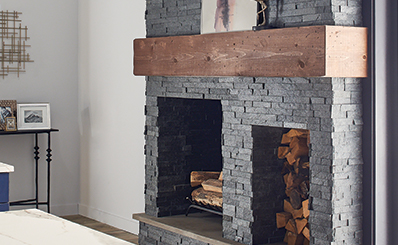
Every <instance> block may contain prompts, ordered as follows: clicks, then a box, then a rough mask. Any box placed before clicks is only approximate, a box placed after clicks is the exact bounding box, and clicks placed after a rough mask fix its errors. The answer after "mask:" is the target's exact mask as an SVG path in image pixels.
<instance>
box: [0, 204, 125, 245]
mask: <svg viewBox="0 0 398 245" xmlns="http://www.w3.org/2000/svg"><path fill="white" fill-rule="evenodd" d="M0 244H7V245H43V244H57V245H70V244H74V245H87V244H90V245H105V244H106V245H108V244H109V245H128V244H130V245H131V243H129V242H126V241H124V240H121V239H118V238H116V237H113V236H110V235H107V234H105V233H101V232H98V231H95V230H93V229H90V228H87V227H84V226H81V225H79V224H76V223H73V222H70V221H68V220H65V219H62V218H59V217H57V216H54V215H52V214H48V213H46V212H43V211H41V210H38V209H26V210H18V211H7V212H0Z"/></svg>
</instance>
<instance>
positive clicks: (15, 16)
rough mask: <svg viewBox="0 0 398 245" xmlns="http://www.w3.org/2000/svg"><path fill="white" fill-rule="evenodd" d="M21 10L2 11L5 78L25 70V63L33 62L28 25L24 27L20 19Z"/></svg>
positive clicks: (1, 73) (0, 59)
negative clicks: (29, 50) (28, 49)
mask: <svg viewBox="0 0 398 245" xmlns="http://www.w3.org/2000/svg"><path fill="white" fill-rule="evenodd" d="M21 14H22V13H21V12H17V11H12V12H11V11H0V36H1V47H0V48H1V50H0V52H1V53H0V62H1V67H0V76H2V77H3V79H4V78H5V77H6V76H8V75H9V74H10V73H16V74H17V76H18V77H19V74H20V73H22V72H25V71H26V70H25V63H27V62H33V60H31V58H30V55H29V53H27V52H26V48H28V47H30V45H27V44H26V42H27V41H28V40H29V39H30V38H29V37H28V27H27V26H25V27H22V24H21V20H20V19H19V17H20V15H21Z"/></svg>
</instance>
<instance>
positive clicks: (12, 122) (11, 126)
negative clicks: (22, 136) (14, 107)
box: [6, 117, 17, 131]
mask: <svg viewBox="0 0 398 245" xmlns="http://www.w3.org/2000/svg"><path fill="white" fill-rule="evenodd" d="M6 131H17V120H16V118H15V117H6Z"/></svg>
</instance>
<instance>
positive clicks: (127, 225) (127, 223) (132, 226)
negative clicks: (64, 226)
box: [79, 204, 139, 234]
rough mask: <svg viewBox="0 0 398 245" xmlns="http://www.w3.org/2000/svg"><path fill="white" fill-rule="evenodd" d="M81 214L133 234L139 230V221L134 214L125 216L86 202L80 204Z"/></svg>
mask: <svg viewBox="0 0 398 245" xmlns="http://www.w3.org/2000/svg"><path fill="white" fill-rule="evenodd" d="M79 214H80V215H83V216H86V217H88V218H91V219H95V220H97V221H99V222H102V223H105V224H107V225H111V226H114V227H116V228H118V229H122V230H125V231H127V232H130V233H133V234H138V231H139V222H138V221H136V220H133V219H132V214H131V215H130V217H128V218H125V217H121V216H118V215H115V214H111V213H109V212H106V211H103V210H99V209H97V208H93V207H89V206H87V205H84V204H79Z"/></svg>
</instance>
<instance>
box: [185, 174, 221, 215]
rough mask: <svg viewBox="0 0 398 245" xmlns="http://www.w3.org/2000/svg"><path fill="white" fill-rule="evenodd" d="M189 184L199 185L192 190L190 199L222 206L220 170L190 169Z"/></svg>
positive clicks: (204, 203)
mask: <svg viewBox="0 0 398 245" xmlns="http://www.w3.org/2000/svg"><path fill="white" fill-rule="evenodd" d="M191 186H192V187H197V186H200V187H198V188H197V189H195V190H194V191H192V193H191V196H192V200H194V201H196V202H198V203H201V204H202V205H205V206H206V205H210V206H216V207H220V208H222V172H209V171H192V172H191Z"/></svg>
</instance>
